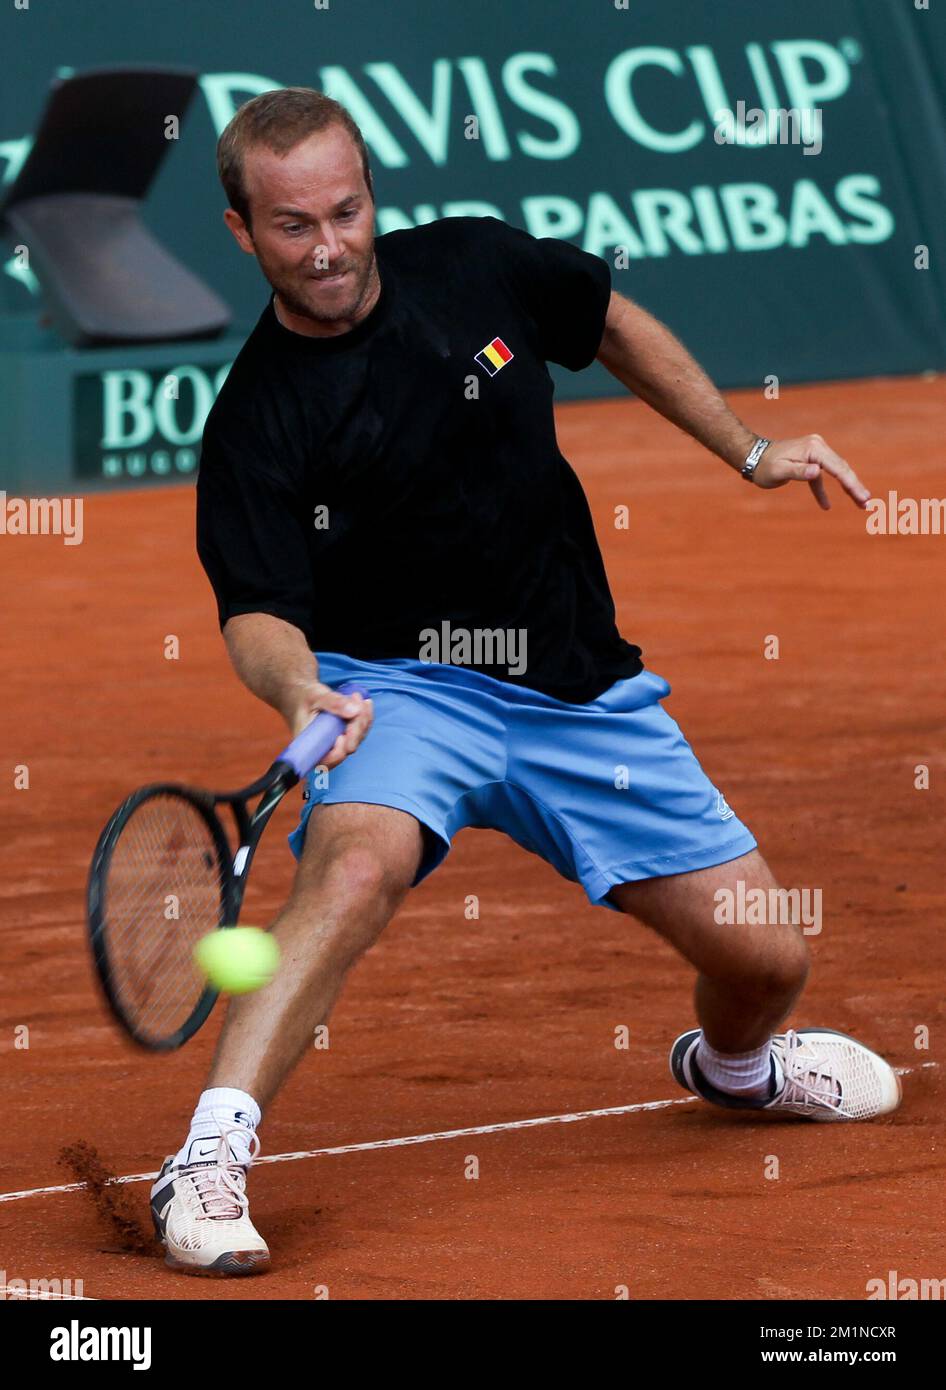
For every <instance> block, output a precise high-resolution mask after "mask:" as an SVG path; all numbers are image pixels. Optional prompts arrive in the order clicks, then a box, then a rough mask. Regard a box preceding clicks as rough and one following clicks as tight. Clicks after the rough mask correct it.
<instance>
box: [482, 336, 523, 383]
mask: <svg viewBox="0 0 946 1390" xmlns="http://www.w3.org/2000/svg"><path fill="white" fill-rule="evenodd" d="M512 359H513V353H511V352H510V351H509V349H508V348H507V346H506V344H505V343H504V342H503V340H502V338H494V339H493V341H492V342H491V343H487V344H486V346H485V347H484V348H483V350H482V351H481V352H478V353H477V354H476V356H475V357H474V359H473V361H474V362H478V363H479V364H480V366H481V367H484V368H485V369H486V371H487V372H488V373H489V375H490V376H495V375H496V373H497V372H499V371H501V370H502V369H503V367H505V365H506V363H507V362H511V361H512Z"/></svg>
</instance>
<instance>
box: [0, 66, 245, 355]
mask: <svg viewBox="0 0 946 1390" xmlns="http://www.w3.org/2000/svg"><path fill="white" fill-rule="evenodd" d="M196 86H197V74H196V73H194V72H190V71H184V70H182V69H169V68H151V67H140V68H136V67H123V68H121V69H116V68H103V69H99V70H97V71H94V72H86V73H82V74H80V75H78V76H75V77H69V78H66V79H65V80H63V81H57V82H55V83H54V84H53V86H52V90H51V92H50V96H49V101H48V103H47V106H46V110H45V112H44V113H43V119H42V122H41V124H40V128H39V132H38V133H37V136H36V140H35V143H34V144H33V147H32V149H31V150H30V153H29V155H28V156H27V158H26V161H25V163H24V165H23V167H22V169H21V170H20V173H19V175H18V177H17V179H16V180H15V182H14V183H13V184H12V185H11V186H10V188H9V189H8V190H7V193H6V196H5V197H4V198H3V200H2V202H0V223H2V225H3V229H4V231H5V232H6V234H7V235H8V236H10V235H12V237H13V238H14V240H15V241H16V242H17V243H21V244H23V245H25V246H26V247H28V248H29V253H30V267H31V269H32V270H33V272H34V273H35V275H36V277H37V279H38V280H39V283H40V288H41V290H42V294H43V300H44V306H45V308H46V309H47V311H48V313H49V316H50V318H51V319H52V322H53V324H54V325H55V327H56V329H57V330H58V331H59V332H60V333H61V335H62V336H63V338H65V340H66V341H67V342H68V343H71V344H73V345H74V346H81V347H91V346H95V345H101V344H108V343H126V344H131V343H136V344H141V343H155V342H164V341H167V340H169V339H181V338H184V339H187V338H214V337H217V336H218V335H219V334H220V333H222V332H224V330H225V329H226V328H227V327H228V326H229V324H230V321H231V314H230V310H229V308H228V307H227V305H226V304H225V303H224V302H223V300H222V299H220V298H219V296H218V295H216V294H215V293H214V292H213V290H211V289H210V288H209V287H208V286H207V285H205V284H204V283H203V281H201V280H199V279H198V277H197V276H196V275H194V274H193V273H192V272H191V271H190V270H188V269H187V268H186V266H183V265H182V264H181V263H180V261H178V260H176V259H175V258H174V256H172V255H171V254H170V252H168V251H167V250H165V248H164V247H163V246H161V245H160V244H159V243H158V242H157V241H156V240H155V238H154V237H153V236H152V235H151V233H150V232H149V231H148V229H147V228H146V227H145V225H144V223H143V222H142V221H141V205H142V202H143V199H144V197H145V195H146V193H147V191H148V189H149V187H150V186H151V182H152V180H153V179H154V176H155V174H156V173H157V170H158V168H159V166H160V164H161V161H162V159H164V157H165V155H166V154H167V152H168V149H169V147H170V146H171V145H172V144H173V143H174V142H173V141H170V140H167V139H166V138H165V120H166V118H167V116H168V115H176V116H177V117H178V118H179V120H181V121H183V117H184V113H185V111H186V110H187V107H188V105H189V103H190V101H191V98H192V97H193V95H194V91H195V89H196Z"/></svg>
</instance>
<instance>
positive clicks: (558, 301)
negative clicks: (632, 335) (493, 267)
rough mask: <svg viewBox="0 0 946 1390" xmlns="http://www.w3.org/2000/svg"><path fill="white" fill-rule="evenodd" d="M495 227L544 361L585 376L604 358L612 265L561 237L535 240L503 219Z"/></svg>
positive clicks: (500, 256)
mask: <svg viewBox="0 0 946 1390" xmlns="http://www.w3.org/2000/svg"><path fill="white" fill-rule="evenodd" d="M482 220H483V221H484V222H489V223H490V224H491V230H492V231H493V232H494V233H495V235H496V238H497V257H498V261H499V264H500V265H501V266H502V267H503V268H504V272H505V277H506V279H507V282H508V283H509V284H510V285H511V287H512V290H513V292H514V293H515V295H516V297H517V298H518V299H519V301H520V303H521V304H522V306H523V308H524V309H525V311H526V312H527V313H528V315H529V317H530V318H531V319H532V321H533V323H534V324H535V326H536V329H537V331H538V339H539V345H540V349H541V351H542V355H543V356H544V358H545V360H546V361H547V362H557V363H559V364H560V365H561V366H563V367H568V368H569V370H570V371H573V372H580V371H581V370H582V369H583V368H584V367H588V366H590V365H591V363H592V362H593V361H594V360H595V358H596V356H597V355H598V349H599V347H600V346H601V339H602V337H603V335H604V325H605V319H606V318H607V313H608V304H609V302H610V299H611V271H610V269H609V268H608V264H607V262H606V261H603V260H601V258H600V257H599V256H592V255H591V254H590V253H589V252H587V251H582V250H580V249H579V248H578V247H577V246H572V245H571V243H570V242H567V241H559V240H558V239H557V238H555V237H534V236H530V235H529V233H528V232H524V231H521V230H520V229H519V228H518V227H510V226H509V225H508V223H505V222H500V221H499V219H498V218H495V217H487V218H483V219H482Z"/></svg>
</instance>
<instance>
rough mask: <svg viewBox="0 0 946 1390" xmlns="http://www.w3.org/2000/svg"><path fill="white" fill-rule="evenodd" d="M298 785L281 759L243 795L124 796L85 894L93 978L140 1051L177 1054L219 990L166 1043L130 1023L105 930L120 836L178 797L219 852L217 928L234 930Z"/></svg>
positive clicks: (191, 791) (152, 791) (184, 790)
mask: <svg viewBox="0 0 946 1390" xmlns="http://www.w3.org/2000/svg"><path fill="white" fill-rule="evenodd" d="M298 781H299V778H298V776H297V775H296V773H295V772H294V770H293V769H292V768H291V767H290V766H289V764H288V763H285V762H283V761H282V760H281V759H277V760H276V762H274V763H273V764H272V766H271V767H270V768H269V769H268V771H267V772H266V773H264V775H263V776H262V777H260V778H259V779H258V780H257V781H256V782H253V783H252V784H251V785H250V786H248V787H243V788H242V789H241V790H240V791H231V792H212V791H202V790H200V789H199V788H197V787H188V786H184V785H183V784H182V783H179V782H152V783H149V785H148V786H145V787H139V788H138V790H137V791H135V792H133V793H132V794H131V796H128V797H126V798H125V800H124V801H123V802H122V803H121V805H120V806H119V807H117V808H116V810H115V811H114V812H113V814H112V815H111V816H110V818H109V820H108V822H107V824H106V826H105V829H104V830H103V831H102V833H101V835H100V836H99V840H98V844H97V845H96V847H95V853H94V854H93V856H92V864H91V867H90V870H89V880H88V887H87V892H86V908H87V915H88V926H89V941H90V944H91V947H92V960H93V963H94V965H95V973H96V975H97V977H98V980H99V984H100V985H101V987H102V990H103V991H104V994H105V999H106V1002H107V1003H108V1006H109V1008H110V1009H111V1011H112V1014H113V1015H114V1017H115V1018H116V1019H117V1020H118V1022H119V1023H120V1024H121V1026H122V1028H123V1029H124V1031H125V1033H126V1034H127V1036H128V1037H129V1038H131V1040H132V1042H135V1043H137V1044H138V1046H139V1047H144V1048H146V1049H147V1050H148V1051H149V1052H173V1051H175V1050H176V1049H177V1048H179V1047H182V1046H183V1045H184V1043H186V1042H187V1041H188V1040H189V1039H190V1038H192V1037H193V1036H194V1034H195V1033H196V1032H197V1030H198V1029H199V1028H201V1027H202V1026H203V1024H204V1023H206V1021H207V1018H208V1017H209V1015H210V1011H211V1009H212V1008H213V1006H214V1004H215V1003H216V1002H217V996H218V993H219V991H218V990H215V989H214V988H213V987H212V986H211V985H209V984H208V985H207V986H206V987H205V988H204V990H203V992H202V993H201V995H200V997H199V998H198V1000H197V1003H196V1004H195V1005H194V1008H193V1010H192V1012H191V1013H190V1015H189V1016H188V1018H187V1019H186V1020H185V1021H184V1023H182V1024H181V1026H180V1027H179V1028H176V1029H175V1030H174V1032H173V1033H170V1034H169V1035H168V1036H167V1037H166V1038H155V1037H153V1036H151V1035H149V1034H145V1033H143V1032H141V1031H140V1030H139V1029H138V1028H137V1027H136V1026H135V1024H134V1022H133V1021H132V1019H131V1018H129V1016H128V1014H127V1012H126V1010H125V1009H124V1007H123V1006H122V1003H121V1000H120V998H119V993H118V989H117V987H116V983H115V972H114V968H113V965H112V961H111V958H110V955H109V949H108V931H107V913H108V891H107V885H108V870H109V866H110V864H111V860H112V855H113V854H114V852H115V847H116V845H117V844H118V842H119V840H120V839H121V833H122V831H123V830H124V829H125V826H126V825H127V824H128V822H129V820H130V819H131V817H132V815H133V814H134V813H135V811H137V810H138V808H139V807H140V806H142V805H143V804H144V803H145V802H147V801H151V800H155V799H157V798H158V797H160V796H174V797H178V798H180V799H181V800H183V801H186V802H187V803H188V804H189V805H190V806H191V807H192V808H193V809H194V810H195V811H196V812H197V813H198V814H199V815H200V816H201V818H202V820H203V821H204V824H205V825H206V826H207V828H208V830H209V832H210V835H211V838H212V840H213V843H214V848H215V849H216V851H217V864H218V868H219V871H220V890H221V891H220V920H219V921H218V922H217V923H216V927H217V929H223V930H226V929H227V928H230V927H234V926H236V924H237V922H238V920H239V916H240V909H241V907H242V905H243V894H244V891H245V888H246V879H247V874H248V873H249V869H250V865H251V863H252V862H253V855H254V854H255V853H256V847H257V845H258V844H259V842H260V838H261V836H262V834H263V831H264V830H265V829H266V824H267V822H268V821H269V818H270V816H271V815H272V814H273V812H274V811H275V809H276V807H277V806H278V805H279V803H280V801H282V799H283V797H284V796H285V795H286V793H287V792H288V791H291V789H292V788H293V787H294V786H295V785H296V784H297V783H298ZM255 796H259V801H258V802H257V804H256V806H255V807H254V808H252V809H251V808H250V806H249V802H250V801H251V800H252V798H253V797H255ZM220 806H228V807H229V808H230V812H231V814H232V816H233V822H234V827H235V829H236V835H237V840H238V845H237V849H236V852H235V853H234V852H233V850H232V848H231V844H230V840H229V838H228V836H227V832H226V828H225V826H224V824H223V821H222V820H221V817H220V816H219V814H218V811H217V808H218V807H220Z"/></svg>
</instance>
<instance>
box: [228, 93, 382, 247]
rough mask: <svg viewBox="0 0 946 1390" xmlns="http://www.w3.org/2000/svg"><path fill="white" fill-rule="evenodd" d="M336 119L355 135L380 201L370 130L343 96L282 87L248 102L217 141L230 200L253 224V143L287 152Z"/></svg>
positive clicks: (367, 180) (364, 167) (368, 179)
mask: <svg viewBox="0 0 946 1390" xmlns="http://www.w3.org/2000/svg"><path fill="white" fill-rule="evenodd" d="M333 125H339V126H341V127H342V129H343V130H347V132H348V134H349V135H350V136H351V138H352V140H353V141H354V144H355V148H356V149H357V151H358V153H359V155H360V156H361V167H362V170H363V171H364V176H365V183H366V184H367V187H368V192H369V193H370V194H371V198H372V201H374V188H373V186H372V182H371V166H370V164H369V161H368V148H367V146H366V145H365V141H364V136H363V135H362V133H361V131H360V130H359V128H358V126H357V125H356V123H355V121H354V118H353V117H352V116H351V114H350V113H349V112H348V111H347V110H346V109H345V107H344V106H342V104H341V102H340V101H335V100H334V99H333V98H332V97H327V96H326V95H325V93H324V92H317V91H316V90H315V89H314V88H313V87H277V88H275V89H274V90H273V91H271V92H261V93H260V95H259V96H257V97H251V99H250V100H249V101H247V102H244V104H243V105H242V106H241V107H240V109H239V111H237V113H236V115H235V116H233V117H232V119H231V120H230V121H229V123H228V125H227V127H226V129H225V130H224V132H223V134H222V135H221V136H220V139H219V140H218V141H217V173H218V175H219V176H220V182H221V183H222V184H223V191H224V192H225V193H226V195H227V201H228V203H229V204H230V206H231V207H232V208H233V211H234V212H238V213H239V214H240V216H241V217H242V218H243V221H244V222H245V223H246V225H247V227H249V226H250V225H251V223H250V202H249V195H248V194H247V191H246V182H245V179H244V168H243V161H244V157H245V155H246V152H247V150H248V149H249V148H250V147H251V146H252V145H263V146H264V147H265V148H266V149H268V150H272V151H273V152H274V153H275V154H287V153H288V152H289V150H291V149H294V148H295V146H296V145H298V144H299V142H300V141H301V140H305V139H306V137H307V136H309V135H314V134H316V133H317V132H318V131H321V130H326V129H328V127H329V126H333Z"/></svg>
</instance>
